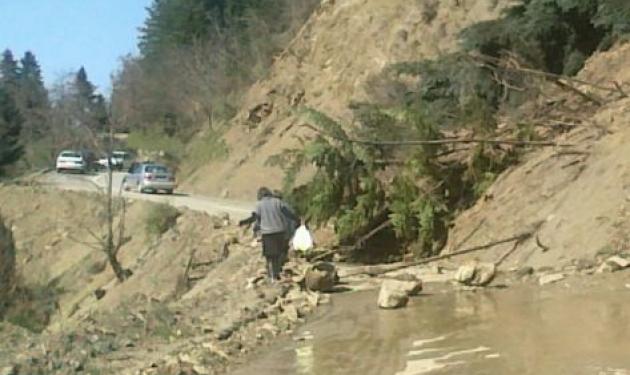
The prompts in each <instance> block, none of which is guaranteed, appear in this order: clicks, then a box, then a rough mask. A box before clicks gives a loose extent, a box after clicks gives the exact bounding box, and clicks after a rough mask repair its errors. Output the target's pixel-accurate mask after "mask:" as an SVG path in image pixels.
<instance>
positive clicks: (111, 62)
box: [0, 0, 151, 95]
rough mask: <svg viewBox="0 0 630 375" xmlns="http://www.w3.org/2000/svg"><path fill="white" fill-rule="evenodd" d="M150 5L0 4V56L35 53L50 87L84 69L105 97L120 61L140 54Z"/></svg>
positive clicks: (124, 1)
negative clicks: (6, 52)
mask: <svg viewBox="0 0 630 375" xmlns="http://www.w3.org/2000/svg"><path fill="white" fill-rule="evenodd" d="M150 3H151V0H0V50H2V51H4V50H5V49H6V48H9V49H10V50H11V51H12V52H13V54H14V56H15V58H16V59H19V58H21V57H22V56H23V55H24V52H26V51H29V50H30V51H32V52H33V53H34V54H35V56H36V57H37V60H38V61H39V64H40V66H41V68H42V73H43V76H44V82H45V84H46V86H48V87H50V86H51V85H52V84H53V83H54V82H55V81H56V80H57V79H59V78H60V77H62V76H63V75H65V74H68V73H70V72H74V71H76V70H78V69H79V68H80V67H81V66H84V67H85V69H86V71H87V74H88V78H89V80H90V81H91V82H92V83H93V84H95V85H96V86H97V89H98V90H99V91H100V92H101V93H103V94H106V95H107V94H109V91H110V90H111V78H110V77H111V74H112V73H113V72H115V71H116V70H117V69H118V68H119V67H120V57H122V56H125V55H127V54H129V53H132V54H135V53H137V44H138V35H139V33H138V28H139V27H141V26H142V24H143V22H144V19H145V16H146V7H148V6H149V5H150Z"/></svg>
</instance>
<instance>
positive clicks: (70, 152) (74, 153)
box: [61, 151, 81, 158]
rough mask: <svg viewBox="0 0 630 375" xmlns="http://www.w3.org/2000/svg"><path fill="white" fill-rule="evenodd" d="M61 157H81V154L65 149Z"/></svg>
mask: <svg viewBox="0 0 630 375" xmlns="http://www.w3.org/2000/svg"><path fill="white" fill-rule="evenodd" d="M61 157H64V158H80V157H81V154H80V153H78V152H76V151H64V152H62V153H61Z"/></svg>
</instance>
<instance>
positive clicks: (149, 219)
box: [144, 203, 181, 237]
mask: <svg viewBox="0 0 630 375" xmlns="http://www.w3.org/2000/svg"><path fill="white" fill-rule="evenodd" d="M179 215H181V213H180V212H179V211H178V210H177V209H176V208H175V207H173V206H171V205H168V204H165V203H158V204H154V205H151V207H150V208H149V210H148V211H147V215H146V218H145V227H144V228H145V231H146V233H147V234H148V235H149V236H153V237H158V236H160V235H162V234H164V233H166V231H168V230H169V229H171V228H172V227H174V226H175V223H176V222H177V218H178V217H179Z"/></svg>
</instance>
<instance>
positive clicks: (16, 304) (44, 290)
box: [5, 285, 63, 333]
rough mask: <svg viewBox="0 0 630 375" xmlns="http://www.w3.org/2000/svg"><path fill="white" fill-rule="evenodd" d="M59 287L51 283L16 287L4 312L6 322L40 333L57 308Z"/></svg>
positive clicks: (60, 290) (60, 291)
mask: <svg viewBox="0 0 630 375" xmlns="http://www.w3.org/2000/svg"><path fill="white" fill-rule="evenodd" d="M61 293H63V290H62V289H61V288H58V287H55V286H52V285H32V286H28V287H18V288H17V289H16V291H15V293H14V294H13V299H12V301H11V303H10V305H9V308H8V310H7V312H6V315H5V319H6V321H7V322H9V323H11V324H13V325H16V326H20V327H22V328H25V329H27V330H29V331H31V332H35V333H41V332H42V331H43V330H44V329H45V328H46V327H47V326H48V324H49V323H50V317H51V316H52V315H53V314H54V313H55V312H56V311H57V310H58V303H57V300H58V296H59V294H61Z"/></svg>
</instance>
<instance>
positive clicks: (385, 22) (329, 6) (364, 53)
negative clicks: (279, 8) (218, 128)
mask: <svg viewBox="0 0 630 375" xmlns="http://www.w3.org/2000/svg"><path fill="white" fill-rule="evenodd" d="M509 3H510V1H507V0H506V1H503V0H499V1H497V0H459V1H436V0H413V1H410V0H368V1H365V0H345V1H322V6H321V8H320V9H319V10H318V11H317V12H315V14H313V15H312V17H311V18H310V19H309V21H308V22H307V23H306V25H305V26H304V27H303V29H302V30H301V32H300V33H299V34H298V35H297V37H296V38H295V39H294V41H293V42H292V43H291V44H290V45H289V46H288V48H287V49H286V50H285V52H284V53H282V54H281V55H280V56H278V57H277V59H276V61H275V63H274V65H273V66H272V68H271V71H270V73H269V75H268V77H267V78H266V79H264V80H262V81H260V82H258V83H257V84H255V85H253V87H252V88H251V89H250V90H249V92H248V94H247V96H246V98H245V100H244V105H243V107H242V109H241V111H240V113H239V115H238V116H237V117H236V118H235V119H234V120H233V121H232V123H231V124H230V129H229V131H228V133H227V134H226V136H225V140H226V142H227V145H228V147H229V150H230V152H229V157H228V159H227V160H225V161H220V162H215V163H212V164H210V165H207V166H205V167H203V168H201V169H199V170H198V171H197V172H196V173H194V174H193V175H192V177H191V178H190V179H189V180H188V181H186V182H185V184H184V186H185V188H186V189H190V190H191V191H195V192H198V193H204V194H208V195H215V196H216V195H219V194H222V193H224V192H227V193H228V194H229V195H230V196H231V197H234V198H241V199H251V197H253V196H255V191H256V188H257V187H258V186H259V185H263V184H264V185H269V186H270V187H272V188H280V187H281V184H282V177H283V173H282V171H281V170H280V169H279V168H275V167H269V166H267V165H265V163H266V161H267V159H268V158H269V157H270V156H272V155H275V154H277V153H279V152H281V151H282V150H283V149H286V148H291V147H297V146H299V143H298V140H297V139H296V137H297V136H304V135H305V134H307V132H308V131H307V130H306V129H305V128H303V127H301V126H300V125H301V122H300V119H299V116H297V115H296V113H295V111H296V110H297V109H298V108H299V107H300V106H301V105H305V106H309V107H313V108H315V109H317V110H320V111H323V112H325V113H327V114H329V115H331V116H333V117H336V118H339V119H342V120H351V113H350V111H349V109H348V105H349V104H350V103H351V101H365V100H367V99H368V98H369V97H370V95H371V94H373V90H374V88H373V87H371V85H370V81H371V78H372V77H373V75H374V74H376V73H378V72H380V71H381V70H382V69H383V68H385V67H386V66H388V65H390V64H392V63H397V62H402V61H416V60H421V59H425V58H430V57H434V56H437V55H439V54H442V53H445V52H449V51H452V50H453V49H454V48H456V47H457V43H458V34H459V32H460V31H461V30H462V29H463V28H464V27H466V26H468V25H470V24H472V23H475V22H479V21H484V20H488V19H493V18H496V17H497V16H498V14H499V13H500V10H501V9H503V8H505V6H507V5H508V4H509Z"/></svg>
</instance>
